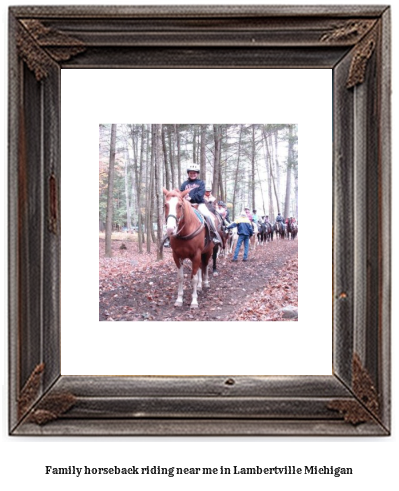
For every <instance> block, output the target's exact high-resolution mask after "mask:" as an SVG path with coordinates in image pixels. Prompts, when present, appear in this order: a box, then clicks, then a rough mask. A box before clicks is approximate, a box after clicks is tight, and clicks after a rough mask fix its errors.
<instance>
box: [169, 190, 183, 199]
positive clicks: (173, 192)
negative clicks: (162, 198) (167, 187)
mask: <svg viewBox="0 0 399 491" xmlns="http://www.w3.org/2000/svg"><path fill="white" fill-rule="evenodd" d="M180 195H181V191H180V190H179V189H172V190H171V191H168V196H170V197H171V198H172V197H174V196H176V197H177V198H180Z"/></svg>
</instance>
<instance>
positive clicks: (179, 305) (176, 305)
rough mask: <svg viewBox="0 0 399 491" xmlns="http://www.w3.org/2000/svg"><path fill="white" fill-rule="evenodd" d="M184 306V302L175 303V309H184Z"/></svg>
mask: <svg viewBox="0 0 399 491" xmlns="http://www.w3.org/2000/svg"><path fill="white" fill-rule="evenodd" d="M182 306H183V302H175V307H182Z"/></svg>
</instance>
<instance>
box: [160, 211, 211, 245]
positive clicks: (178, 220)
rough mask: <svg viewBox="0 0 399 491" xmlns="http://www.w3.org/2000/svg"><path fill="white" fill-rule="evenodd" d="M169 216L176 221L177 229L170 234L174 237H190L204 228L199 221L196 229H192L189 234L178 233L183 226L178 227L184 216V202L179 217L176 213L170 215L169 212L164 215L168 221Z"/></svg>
mask: <svg viewBox="0 0 399 491" xmlns="http://www.w3.org/2000/svg"><path fill="white" fill-rule="evenodd" d="M169 218H174V219H175V221H176V227H177V229H178V230H177V232H176V233H175V234H173V235H172V237H174V238H175V239H182V240H189V239H192V238H193V237H195V236H196V235H198V234H199V233H200V232H201V230H202V229H203V228H204V224H203V223H201V222H200V224H199V226H198V228H197V229H196V230H194V232H192V233H191V234H189V235H180V232H181V231H182V230H183V228H184V225H183V226H182V227H181V228H180V229H179V223H180V222H181V220H182V219H183V218H184V204H183V205H182V213H181V216H180V218H177V216H176V215H172V214H171V213H169V215H168V216H167V217H166V222H168V220H169Z"/></svg>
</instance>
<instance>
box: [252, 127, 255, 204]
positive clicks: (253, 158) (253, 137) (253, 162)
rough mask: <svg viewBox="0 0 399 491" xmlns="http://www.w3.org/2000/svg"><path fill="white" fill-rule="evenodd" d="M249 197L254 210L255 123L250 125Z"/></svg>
mask: <svg viewBox="0 0 399 491" xmlns="http://www.w3.org/2000/svg"><path fill="white" fill-rule="evenodd" d="M251 157H252V158H251V198H252V200H251V201H252V210H255V125H254V124H253V125H252V156H251Z"/></svg>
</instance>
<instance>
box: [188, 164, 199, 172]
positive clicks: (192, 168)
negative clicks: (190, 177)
mask: <svg viewBox="0 0 399 491" xmlns="http://www.w3.org/2000/svg"><path fill="white" fill-rule="evenodd" d="M190 171H193V172H198V173H199V172H200V166H199V165H198V164H195V163H194V162H191V163H190V164H188V166H187V172H190Z"/></svg>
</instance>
